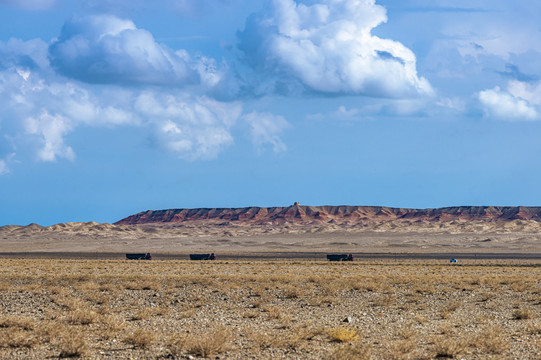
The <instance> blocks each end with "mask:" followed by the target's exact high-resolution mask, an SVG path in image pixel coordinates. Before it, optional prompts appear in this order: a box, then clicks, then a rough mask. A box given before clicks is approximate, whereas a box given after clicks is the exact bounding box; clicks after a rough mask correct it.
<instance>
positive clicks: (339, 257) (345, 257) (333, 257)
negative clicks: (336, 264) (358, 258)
mask: <svg viewBox="0 0 541 360" xmlns="http://www.w3.org/2000/svg"><path fill="white" fill-rule="evenodd" d="M327 260H329V261H353V254H328V255H327Z"/></svg>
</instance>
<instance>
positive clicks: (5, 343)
mask: <svg viewBox="0 0 541 360" xmlns="http://www.w3.org/2000/svg"><path fill="white" fill-rule="evenodd" d="M37 342H38V338H37V337H36V335H35V334H33V333H31V332H29V331H25V330H21V329H18V328H9V329H8V330H7V331H4V332H2V333H0V347H12V348H32V347H33V346H34V345H35V344H37Z"/></svg>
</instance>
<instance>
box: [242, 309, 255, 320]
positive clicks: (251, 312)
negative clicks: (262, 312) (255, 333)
mask: <svg viewBox="0 0 541 360" xmlns="http://www.w3.org/2000/svg"><path fill="white" fill-rule="evenodd" d="M258 316H259V311H254V310H248V311H245V312H244V313H243V314H242V317H244V318H246V319H255V318H257V317H258Z"/></svg>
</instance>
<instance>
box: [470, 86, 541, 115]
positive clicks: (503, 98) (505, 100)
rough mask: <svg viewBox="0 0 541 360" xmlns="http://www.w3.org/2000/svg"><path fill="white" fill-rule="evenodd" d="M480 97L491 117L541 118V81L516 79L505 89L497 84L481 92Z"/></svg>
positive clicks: (487, 113)
mask: <svg viewBox="0 0 541 360" xmlns="http://www.w3.org/2000/svg"><path fill="white" fill-rule="evenodd" d="M478 97H479V101H480V102H481V105H482V106H483V109H484V111H485V113H486V115H487V116H489V117H494V118H497V119H502V120H509V121H520V120H526V121H527V120H539V119H541V82H537V83H534V84H530V83H526V82H522V81H516V80H514V81H510V82H509V84H508V86H507V89H505V90H502V89H501V88H500V87H498V86H496V87H495V88H493V89H487V90H483V91H481V92H479V94H478Z"/></svg>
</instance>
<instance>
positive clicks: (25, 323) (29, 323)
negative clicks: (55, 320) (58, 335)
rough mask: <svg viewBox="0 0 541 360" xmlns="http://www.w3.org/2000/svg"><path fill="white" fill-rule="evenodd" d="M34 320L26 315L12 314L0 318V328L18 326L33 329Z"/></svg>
mask: <svg viewBox="0 0 541 360" xmlns="http://www.w3.org/2000/svg"><path fill="white" fill-rule="evenodd" d="M35 325H36V324H35V322H34V320H32V319H30V318H27V317H18V316H12V317H7V318H4V319H0V328H12V327H15V328H20V329H23V330H33V329H34V328H35Z"/></svg>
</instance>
